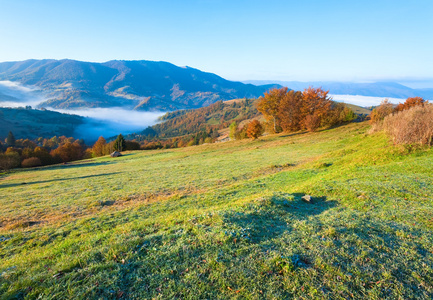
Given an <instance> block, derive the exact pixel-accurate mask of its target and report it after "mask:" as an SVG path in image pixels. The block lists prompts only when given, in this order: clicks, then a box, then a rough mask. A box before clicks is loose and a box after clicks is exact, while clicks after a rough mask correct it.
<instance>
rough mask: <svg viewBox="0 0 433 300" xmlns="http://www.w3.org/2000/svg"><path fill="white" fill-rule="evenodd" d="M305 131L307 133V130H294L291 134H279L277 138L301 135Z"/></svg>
mask: <svg viewBox="0 0 433 300" xmlns="http://www.w3.org/2000/svg"><path fill="white" fill-rule="evenodd" d="M306 133H308V131H301V132H294V133H291V134H285V135H280V136H279V138H287V137H291V136H297V135H303V134H306Z"/></svg>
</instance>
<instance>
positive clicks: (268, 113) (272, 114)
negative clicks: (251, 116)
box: [257, 87, 288, 132]
mask: <svg viewBox="0 0 433 300" xmlns="http://www.w3.org/2000/svg"><path fill="white" fill-rule="evenodd" d="M287 90H288V89H287V88H286V87H283V88H279V89H272V90H270V91H268V92H266V93H265V95H264V96H263V97H261V98H260V100H259V102H258V103H257V110H258V111H259V112H261V113H262V114H263V116H264V117H265V119H266V120H267V121H268V122H271V123H272V124H273V131H274V132H279V126H280V124H279V123H280V120H279V118H278V112H279V110H280V102H281V100H282V99H283V98H284V96H285V95H286V93H287Z"/></svg>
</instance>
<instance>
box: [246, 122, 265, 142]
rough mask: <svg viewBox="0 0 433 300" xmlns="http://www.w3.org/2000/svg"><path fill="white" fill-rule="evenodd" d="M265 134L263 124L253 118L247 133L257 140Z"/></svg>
mask: <svg viewBox="0 0 433 300" xmlns="http://www.w3.org/2000/svg"><path fill="white" fill-rule="evenodd" d="M262 134H263V126H262V125H261V124H260V122H259V121H258V120H253V121H251V122H250V123H249V124H248V127H247V135H248V137H250V138H252V139H253V140H255V139H256V138H258V137H259V136H261V135H262Z"/></svg>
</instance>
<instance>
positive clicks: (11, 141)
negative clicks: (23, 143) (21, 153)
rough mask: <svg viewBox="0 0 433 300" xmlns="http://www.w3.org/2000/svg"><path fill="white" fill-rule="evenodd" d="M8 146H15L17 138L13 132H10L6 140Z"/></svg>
mask: <svg viewBox="0 0 433 300" xmlns="http://www.w3.org/2000/svg"><path fill="white" fill-rule="evenodd" d="M6 144H8V146H12V147H13V146H15V136H14V134H13V133H12V131H9V134H8V137H7V138H6Z"/></svg>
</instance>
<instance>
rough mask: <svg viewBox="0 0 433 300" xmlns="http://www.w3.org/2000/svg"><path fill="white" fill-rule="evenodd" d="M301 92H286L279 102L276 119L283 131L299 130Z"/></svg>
mask: <svg viewBox="0 0 433 300" xmlns="http://www.w3.org/2000/svg"><path fill="white" fill-rule="evenodd" d="M301 106H302V92H299V91H298V92H295V91H293V90H291V91H288V92H286V94H285V95H284V96H283V98H282V99H281V101H280V107H279V111H278V119H279V120H280V126H281V128H282V129H283V131H296V130H299V129H301V121H302V115H301Z"/></svg>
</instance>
